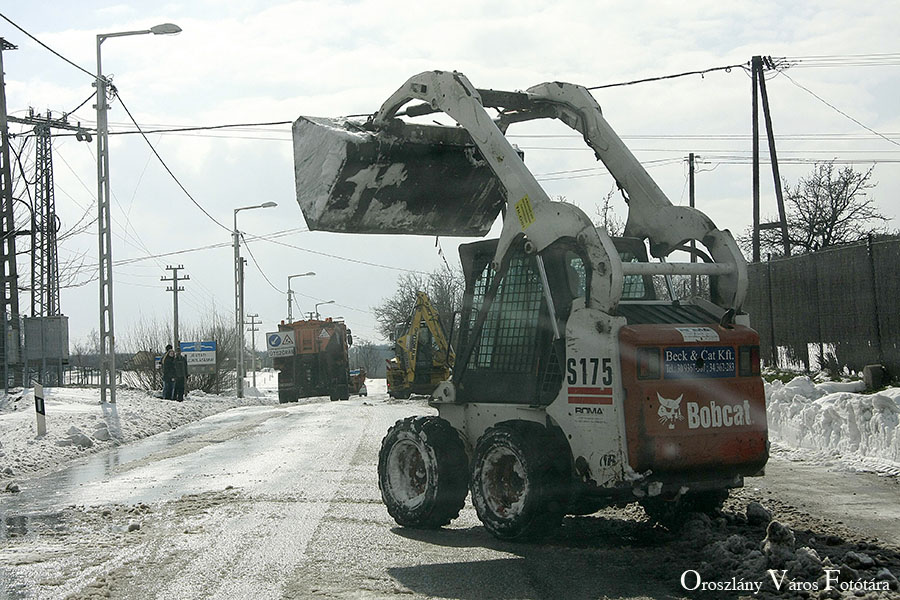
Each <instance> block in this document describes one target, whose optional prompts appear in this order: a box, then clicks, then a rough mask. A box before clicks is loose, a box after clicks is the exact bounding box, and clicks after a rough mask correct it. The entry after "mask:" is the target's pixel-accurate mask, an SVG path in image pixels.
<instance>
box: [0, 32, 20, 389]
mask: <svg viewBox="0 0 900 600" xmlns="http://www.w3.org/2000/svg"><path fill="white" fill-rule="evenodd" d="M16 48H17V46H15V45H13V44H10V43H9V42H7V41H6V40H5V39H3V38H0V188H2V189H0V192H2V194H0V236H2V237H0V295H2V296H3V306H0V325H2V327H3V330H2V332H0V351H2V354H3V372H2V373H0V375H2V376H3V388H4V390H8V389H9V374H10V373H9V371H10V368H11V367H13V366H14V365H16V364H17V363H19V360H20V356H19V350H20V348H21V342H20V339H21V338H20V334H19V332H20V329H19V277H18V274H17V272H16V235H15V229H16V224H15V218H14V215H13V196H12V170H11V168H10V166H9V127H8V125H7V118H6V84H5V82H4V80H3V52H4V51H5V50H15V49H16ZM14 372H16V373H21V372H20V371H18V370H14ZM19 377H20V375H19V376H17V377H16V383H19V382H20V379H19Z"/></svg>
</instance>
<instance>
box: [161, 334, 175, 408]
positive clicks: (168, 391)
mask: <svg viewBox="0 0 900 600" xmlns="http://www.w3.org/2000/svg"><path fill="white" fill-rule="evenodd" d="M160 367H161V368H162V380H163V398H165V399H166V400H172V399H173V398H174V397H175V352H173V351H172V344H167V345H166V353H165V354H164V355H163V357H162V364H161V365H160Z"/></svg>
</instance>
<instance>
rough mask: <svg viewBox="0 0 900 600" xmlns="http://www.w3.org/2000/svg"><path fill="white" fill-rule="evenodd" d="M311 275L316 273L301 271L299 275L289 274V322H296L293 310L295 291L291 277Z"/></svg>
mask: <svg viewBox="0 0 900 600" xmlns="http://www.w3.org/2000/svg"><path fill="white" fill-rule="evenodd" d="M310 275H315V273H314V272H312V271H310V272H309V273H300V274H299V275H288V288H287V301H288V319H287V320H288V323H293V322H294V312H293V310H292V306H293V302H292V300H293V293H294V291H293V290H292V289H291V279H293V278H294V277H307V276H310Z"/></svg>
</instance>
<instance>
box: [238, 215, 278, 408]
mask: <svg viewBox="0 0 900 600" xmlns="http://www.w3.org/2000/svg"><path fill="white" fill-rule="evenodd" d="M274 206H278V204H276V203H275V202H263V203H262V204H254V205H253V206H241V207H240V208H236V209H234V231H232V234H231V235H232V239H233V241H234V338H235V339H234V359H235V373H234V386H235V388H236V391H237V397H238V398H243V397H244V281H243V279H244V278H243V271H244V268H243V264H242V261H241V232H240V230H238V222H237V215H238V213H239V212H241V211H242V210H253V209H254V208H272V207H274Z"/></svg>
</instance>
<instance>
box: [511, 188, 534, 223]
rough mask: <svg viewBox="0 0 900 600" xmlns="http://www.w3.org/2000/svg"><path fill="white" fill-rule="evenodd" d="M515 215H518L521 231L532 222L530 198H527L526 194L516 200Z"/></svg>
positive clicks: (532, 213)
mask: <svg viewBox="0 0 900 600" xmlns="http://www.w3.org/2000/svg"><path fill="white" fill-rule="evenodd" d="M516 216H517V217H519V225H521V226H522V230H523V231H524V230H526V229H528V228H529V227H530V226H531V225H532V223H534V221H535V219H534V210H532V208H531V200H529V199H528V194H525V195H524V196H523V197H522V199H521V200H519V201H518V202H516Z"/></svg>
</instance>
